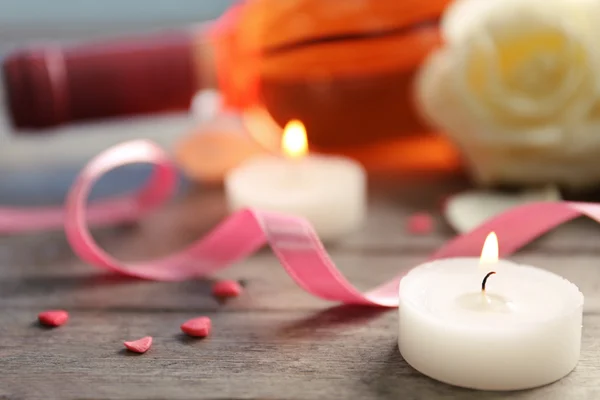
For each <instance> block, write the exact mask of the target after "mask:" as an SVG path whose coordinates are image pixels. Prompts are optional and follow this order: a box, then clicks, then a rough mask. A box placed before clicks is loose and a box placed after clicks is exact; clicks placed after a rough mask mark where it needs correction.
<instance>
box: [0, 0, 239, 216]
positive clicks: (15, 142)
mask: <svg viewBox="0 0 600 400" xmlns="http://www.w3.org/2000/svg"><path fill="white" fill-rule="evenodd" d="M234 1H235V0H169V1H164V0H102V1H98V0H59V1H48V0H2V2H1V3H2V6H1V7H0V9H1V11H0V59H2V58H3V57H5V55H6V54H7V53H8V52H10V51H11V50H14V49H16V48H19V47H22V46H23V45H27V44H32V43H33V44H35V43H39V42H45V41H54V40H58V41H60V42H62V43H75V42H78V41H84V40H89V39H95V38H109V37H117V36H122V35H124V34H130V33H146V32H152V31H159V30H163V29H169V28H178V27H184V26H186V25H189V24H194V23H200V22H203V21H207V20H211V19H214V18H215V17H217V16H219V15H220V14H221V13H222V12H223V11H224V10H225V9H226V8H227V7H228V6H229V5H230V4H232V3H234ZM0 85H1V83H0ZM0 89H2V94H3V96H2V97H1V99H0V204H19V205H25V204H27V205H29V204H37V203H38V201H39V200H37V199H39V197H40V196H38V194H40V193H43V194H44V196H43V197H44V202H47V201H52V202H57V203H58V202H60V201H61V200H62V198H63V196H64V193H65V192H66V190H67V189H68V187H69V185H70V183H71V182H72V180H73V178H74V177H75V175H76V173H77V171H78V170H79V169H80V168H81V167H82V166H83V165H84V164H85V162H86V161H87V160H89V158H90V157H92V156H94V155H96V154H97V153H98V152H100V151H102V150H103V149H105V148H107V147H108V146H110V145H113V144H116V143H119V142H122V141H125V140H128V139H132V138H139V137H145V138H148V139H151V140H154V141H156V142H158V143H160V144H161V145H164V146H166V147H170V146H171V144H172V143H173V142H174V141H176V140H177V139H178V138H180V137H182V136H183V135H185V134H186V133H188V130H189V128H190V126H191V122H190V118H189V116H188V115H186V114H181V113H179V114H173V115H161V116H156V117H144V118H128V119H127V120H126V121H123V120H113V121H107V122H101V123H93V124H89V123H86V124H77V123H75V124H72V125H71V124H70V125H68V126H66V127H60V128H57V129H52V130H51V132H49V134H42V135H36V134H31V135H12V134H11V128H10V125H9V123H8V121H7V118H6V103H5V97H4V89H3V88H2V87H1V86H0ZM117 127H118V128H119V129H116V128H117ZM84 130H85V135H80V134H79V133H81V132H82V131H84ZM147 172H148V168H147V167H145V166H132V167H127V168H123V169H122V170H118V171H115V172H114V173H111V174H110V175H109V176H107V177H106V178H105V179H103V181H102V182H100V183H99V185H98V187H97V188H96V193H95V195H102V196H104V195H107V194H112V193H113V192H120V191H122V189H124V188H127V189H131V188H132V186H134V183H135V182H137V181H142V180H143V179H144V178H145V177H146V175H147Z"/></svg>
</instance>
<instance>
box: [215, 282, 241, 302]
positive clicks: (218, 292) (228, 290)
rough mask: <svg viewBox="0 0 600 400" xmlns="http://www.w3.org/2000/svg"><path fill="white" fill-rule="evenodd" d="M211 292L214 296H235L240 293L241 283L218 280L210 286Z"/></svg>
mask: <svg viewBox="0 0 600 400" xmlns="http://www.w3.org/2000/svg"><path fill="white" fill-rule="evenodd" d="M212 293H213V296H215V297H221V298H224V297H237V296H239V295H240V293H242V285H240V283H239V282H238V281H230V280H225V281H219V282H216V283H215V284H214V285H213V287H212Z"/></svg>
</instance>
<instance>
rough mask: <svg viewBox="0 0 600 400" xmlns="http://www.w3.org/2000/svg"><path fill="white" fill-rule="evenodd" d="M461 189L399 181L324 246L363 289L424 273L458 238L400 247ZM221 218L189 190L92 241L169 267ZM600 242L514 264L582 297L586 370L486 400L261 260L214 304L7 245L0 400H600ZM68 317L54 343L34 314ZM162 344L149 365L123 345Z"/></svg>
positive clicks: (581, 228) (578, 229)
mask: <svg viewBox="0 0 600 400" xmlns="http://www.w3.org/2000/svg"><path fill="white" fill-rule="evenodd" d="M464 185H465V183H464V182H461V181H460V180H456V181H446V182H445V183H441V182H439V181H435V180H418V181H412V180H406V179H397V180H393V181H388V183H387V184H383V183H377V182H376V181H375V182H374V184H373V185H372V196H371V199H370V212H369V219H368V221H367V223H366V226H365V228H364V230H363V231H362V232H360V233H357V234H356V235H353V236H351V237H348V238H347V239H346V240H343V241H342V242H341V243H337V244H335V245H329V246H328V250H329V251H330V252H331V254H332V257H333V259H334V261H336V263H337V264H338V265H339V266H340V268H341V269H342V270H343V272H344V273H345V274H346V275H347V276H348V277H349V278H350V279H351V280H352V281H353V282H354V283H356V284H357V286H359V287H361V288H364V289H366V288H368V287H370V286H372V285H375V284H377V283H380V282H382V281H384V280H386V279H388V278H390V277H392V276H393V275H395V274H396V273H398V272H401V271H402V270H406V269H408V268H410V267H412V266H414V265H416V264H418V263H419V262H422V261H423V260H424V259H425V258H426V256H427V255H428V254H429V253H431V252H432V251H433V250H435V249H436V248H437V247H439V246H440V245H442V244H443V243H444V242H445V241H446V240H447V239H449V238H450V237H451V236H452V232H451V230H450V229H449V228H448V227H447V226H445V225H444V223H443V220H442V218H441V216H440V215H437V214H434V215H435V216H436V218H437V225H436V229H435V231H434V232H433V233H432V234H431V235H426V236H413V235H409V234H407V233H406V230H405V225H404V224H405V223H406V217H407V216H408V215H409V214H410V213H411V212H413V211H416V210H431V211H432V212H433V213H437V211H436V210H437V209H438V207H437V206H438V204H439V201H440V200H441V199H442V198H443V197H444V195H447V194H448V193H451V192H452V191H453V190H457V189H460V188H461V187H464ZM224 215H225V209H224V201H223V194H222V191H221V190H220V189H219V188H215V189H212V190H209V189H204V190H201V191H195V192H192V193H191V194H189V195H188V196H185V197H183V198H181V199H179V200H177V201H175V202H174V203H173V204H171V205H169V206H167V207H165V208H164V209H162V210H160V211H159V212H157V213H156V214H155V215H153V216H151V217H150V218H148V219H146V220H144V221H141V222H140V223H139V224H138V225H136V226H133V227H121V228H110V229H102V230H96V231H94V234H95V236H96V238H97V239H98V240H99V241H100V243H102V245H103V246H104V247H105V248H106V249H107V250H108V251H109V252H111V253H112V254H114V255H116V256H118V257H121V258H123V259H127V260H135V259H147V258H151V257H156V256H161V255H164V254H166V253H167V252H169V251H173V250H175V249H177V248H180V247H183V246H184V245H186V244H187V243H190V242H191V241H193V240H195V239H197V238H198V237H200V236H201V235H202V234H204V233H206V232H207V231H208V230H210V228H211V227H213V226H214V225H215V224H216V223H217V222H218V221H219V220H220V219H221V218H222V217H223V216H224ZM599 229H600V227H598V226H595V225H594V224H591V223H588V221H584V220H581V221H576V222H574V223H572V224H570V225H567V226H565V227H563V228H560V229H558V230H557V231H556V232H553V233H552V234H551V235H548V236H547V237H545V238H543V239H542V240H540V241H538V242H536V243H535V244H533V245H532V246H529V247H528V248H527V249H526V250H525V251H523V252H521V253H519V254H518V255H517V256H516V258H517V259H518V260H519V261H523V262H527V263H531V264H535V265H538V266H544V267H546V268H548V269H550V270H553V271H556V272H558V273H560V274H562V275H564V276H566V277H567V278H568V279H571V280H572V281H574V282H575V283H576V284H578V285H579V286H580V287H581V289H582V291H583V292H584V294H585V295H586V309H585V310H586V311H585V313H586V316H585V322H584V339H583V350H582V358H581V362H580V364H579V366H578V367H577V369H576V371H574V372H573V373H572V374H571V375H569V376H568V377H567V378H565V379H563V380H561V381H559V382H557V383H555V384H553V385H549V386H547V387H543V388H540V389H536V390H530V391H524V392H518V393H508V394H507V393H482V392H476V391H469V390H463V389H458V388H454V387H450V386H447V385H444V384H441V383H438V382H435V381H433V380H431V379H429V378H427V377H424V376H423V375H421V374H419V373H418V372H416V371H414V370H413V369H412V368H410V367H409V366H408V365H407V364H406V363H405V362H404V361H403V360H402V357H401V356H400V354H399V352H398V350H397V347H396V326H397V313H396V311H395V310H390V311H381V310H372V309H366V308H352V307H343V306H335V305H333V304H331V303H328V302H325V301H322V300H318V299H315V298H313V297H311V296H309V295H307V294H306V293H304V292H303V291H302V290H301V289H299V288H298V287H297V286H296V285H295V284H294V283H293V281H292V280H291V279H290V278H289V277H288V276H287V275H286V274H285V273H284V271H283V270H282V268H281V266H280V265H279V264H278V263H277V261H276V259H275V258H274V256H273V255H272V254H271V253H270V252H269V251H267V250H264V251H261V252H259V253H258V254H256V255H255V256H253V257H251V258H250V259H249V260H247V261H244V262H241V263H239V264H238V265H235V266H232V267H231V268H229V269H227V270H224V271H222V272H220V273H219V274H218V275H217V276H218V277H229V278H235V279H244V280H246V281H247V288H246V292H245V293H244V295H243V296H242V297H240V298H237V299H233V300H232V301H229V302H226V303H219V302H217V301H215V300H214V299H213V298H212V297H211V296H210V293H209V292H210V280H198V281H189V282H180V283H158V282H146V281H139V280H131V279H124V278H119V277H115V276H113V275H107V274H105V273H103V272H102V271H98V270H96V269H94V268H93V267H91V266H89V265H86V264H84V263H82V262H81V261H79V260H78V259H77V258H76V257H75V256H74V255H73V254H72V253H71V251H70V249H69V247H68V245H67V243H66V241H65V239H64V236H63V234H62V233H60V232H54V233H42V234H31V235H20V236H14V237H3V238H0V310H1V312H0V399H3V398H6V399H37V398H44V399H128V400H134V399H354V398H361V399H363V398H364V399H369V398H374V399H398V398H401V399H427V400H429V399H431V400H435V399H465V400H469V399H505V398H511V399H538V398H540V399H542V398H543V399H547V400H563V399H597V398H598V397H599V396H600V380H599V379H598V371H600V369H599V368H600V365H599V364H600V361H599V360H600V274H599V273H598V272H597V255H596V253H597V250H596V246H595V237H596V236H597V235H598V232H599ZM48 308H66V309H68V310H69V311H70V312H71V320H70V321H69V323H68V324H67V325H65V326H64V327H61V328H58V329H53V330H47V329H44V328H41V327H40V326H38V325H37V324H36V323H35V322H34V321H35V319H36V315H37V313H38V312H39V311H41V310H43V309H48ZM198 315H208V316H210V317H211V318H212V319H213V323H214V333H213V335H212V336H211V337H210V338H208V339H205V340H190V339H187V338H186V337H184V336H182V335H181V334H180V332H179V325H180V324H181V323H182V322H184V321H185V320H187V319H188V318H192V317H195V316H198ZM145 335H152V336H153V337H154V345H153V348H152V349H151V350H150V351H149V352H148V353H146V354H145V355H142V356H133V355H131V354H129V353H127V352H125V351H123V346H122V342H123V341H124V340H130V339H136V338H139V337H142V336H145ZM3 396H4V397H3Z"/></svg>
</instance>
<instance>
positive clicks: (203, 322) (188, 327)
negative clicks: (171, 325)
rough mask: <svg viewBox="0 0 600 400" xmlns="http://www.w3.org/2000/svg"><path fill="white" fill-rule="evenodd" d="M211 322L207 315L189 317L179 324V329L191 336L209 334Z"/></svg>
mask: <svg viewBox="0 0 600 400" xmlns="http://www.w3.org/2000/svg"><path fill="white" fill-rule="evenodd" d="M211 328H212V323H211V321H210V318H208V317H198V318H193V319H190V320H188V321H186V322H184V323H183V324H182V325H181V331H182V332H183V333H185V334H186V335H189V336H192V337H206V336H208V335H209V334H210V331H211Z"/></svg>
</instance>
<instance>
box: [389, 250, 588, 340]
mask: <svg viewBox="0 0 600 400" xmlns="http://www.w3.org/2000/svg"><path fill="white" fill-rule="evenodd" d="M444 261H452V262H457V261H458V262H477V263H478V262H479V257H448V258H441V259H437V260H431V261H428V262H425V263H423V264H419V265H417V266H416V267H414V268H412V269H411V270H410V271H408V272H407V273H406V274H405V275H404V276H403V277H402V279H401V280H400V284H399V285H398V298H399V300H400V307H402V305H403V304H406V305H408V306H410V307H412V308H413V309H414V310H415V311H416V310H418V311H419V313H420V314H421V316H423V317H424V318H427V319H428V320H429V321H430V322H432V323H434V324H440V323H443V325H444V327H446V328H447V327H448V326H450V327H452V328H461V327H464V325H463V324H461V323H460V322H455V321H449V320H443V319H441V318H439V317H438V316H437V315H436V314H433V313H431V312H424V310H423V308H422V307H419V305H418V304H415V302H414V301H413V300H412V299H411V298H408V297H406V296H405V295H403V290H402V287H403V286H405V285H406V278H409V277H410V276H411V274H412V273H414V272H415V271H417V270H422V269H425V268H430V267H433V266H436V265H439V263H440V262H444ZM504 262H506V263H509V264H510V265H512V266H515V267H519V268H524V269H529V270H535V271H536V273H537V272H539V273H543V274H546V275H548V276H552V277H554V278H558V279H560V280H561V281H562V282H564V283H565V284H566V290H568V293H569V298H570V299H572V300H573V305H568V307H564V308H563V309H562V310H561V311H560V312H557V313H556V314H553V315H551V316H549V317H546V318H537V319H535V320H531V321H523V322H522V323H521V324H519V325H518V326H517V325H510V326H495V325H494V326H485V325H481V326H473V325H469V326H468V329H470V330H472V329H477V330H480V331H482V332H494V333H497V332H511V331H515V330H519V331H522V330H523V329H524V328H527V327H530V328H537V327H538V326H539V325H540V324H551V323H553V322H555V321H557V320H559V319H562V318H564V317H565V316H567V315H569V314H572V313H573V312H575V311H576V310H577V309H579V308H582V307H583V305H584V302H585V297H584V295H583V293H582V292H581V290H580V289H579V287H578V286H577V285H575V284H574V283H573V282H571V281H569V280H568V279H566V278H564V277H562V276H561V275H558V274H556V273H554V272H552V271H548V270H547V269H543V268H540V267H536V266H533V265H528V264H520V263H516V262H514V261H510V260H507V259H503V258H501V259H499V260H498V263H504ZM501 269H502V266H500V267H499V268H497V269H495V270H496V271H501ZM417 272H418V271H417ZM499 274H500V272H499ZM477 292H479V293H480V292H481V288H480V287H474V288H473V293H477Z"/></svg>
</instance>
